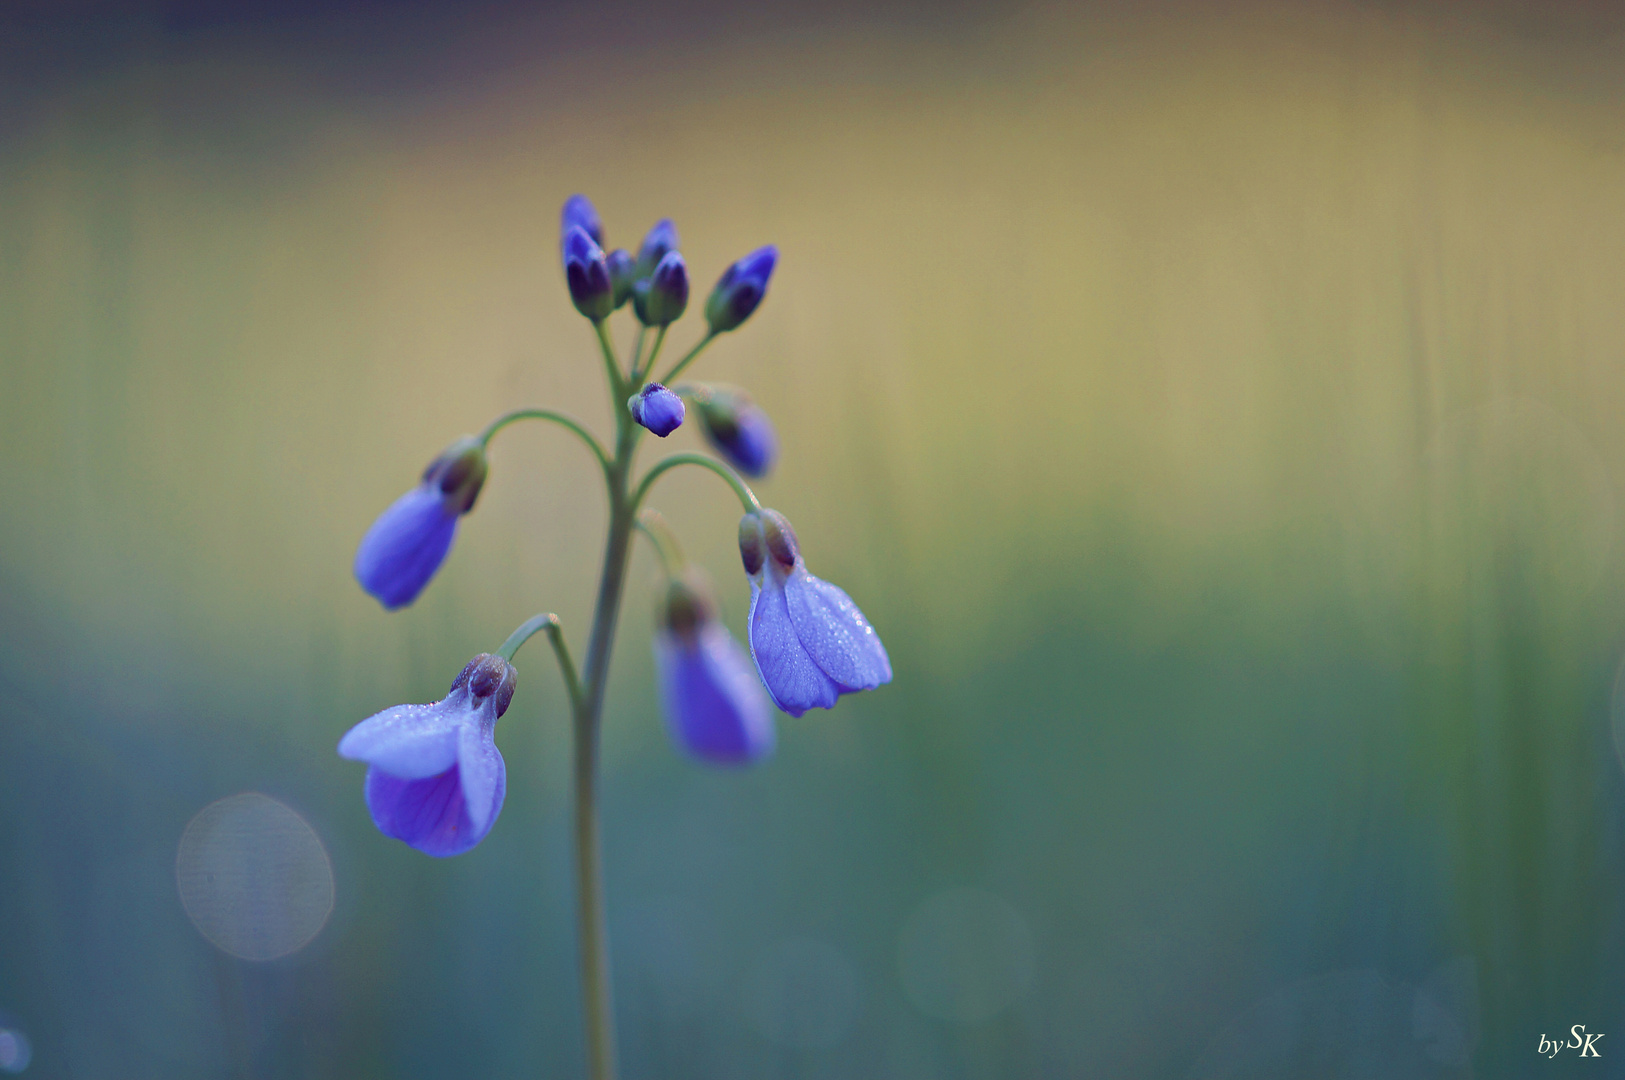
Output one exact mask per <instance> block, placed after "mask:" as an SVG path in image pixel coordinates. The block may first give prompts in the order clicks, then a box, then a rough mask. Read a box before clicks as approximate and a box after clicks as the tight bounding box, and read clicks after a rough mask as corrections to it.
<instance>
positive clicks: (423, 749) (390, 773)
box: [339, 653, 517, 857]
mask: <svg viewBox="0 0 1625 1080" xmlns="http://www.w3.org/2000/svg"><path fill="white" fill-rule="evenodd" d="M516 678H517V673H516V672H515V671H514V669H513V665H512V664H510V663H508V662H507V661H506V660H504V659H502V657H500V656H492V655H491V654H490V653H481V654H480V655H478V656H476V657H474V659H472V660H470V661H469V662H468V664H467V665H466V666H465V667H464V668H463V670H462V673H461V674H459V675H458V676H457V679H456V681H455V682H453V683H452V684H451V690H450V692H448V693H447V694H446V696H445V698H444V699H442V700H440V701H437V702H434V703H433V704H431V705H396V706H394V707H393V708H389V709H385V710H384V711H383V712H381V713H378V714H376V715H374V716H369V717H368V718H367V719H365V720H363V721H361V723H359V724H357V725H356V726H355V727H353V728H351V729H350V730H349V731H348V732H347V733H346V734H345V736H344V738H342V739H340V740H339V756H340V757H346V758H350V759H351V760H353V761H365V762H366V763H367V783H366V798H367V810H368V812H369V813H371V814H372V820H373V823H374V824H375V825H377V826H378V830H379V831H380V832H382V833H383V834H384V835H385V836H393V837H394V838H395V839H397V840H401V841H404V842H405V843H407V844H410V845H411V846H412V847H415V848H417V849H418V850H419V851H421V852H423V853H424V854H426V855H434V856H438V857H444V856H447V855H461V854H462V853H463V852H465V851H467V850H468V849H469V848H471V847H473V846H474V845H475V844H477V843H479V842H480V841H481V840H483V839H485V834H486V833H488V832H490V831H491V826H492V825H493V824H495V823H496V819H497V814H499V813H500V812H501V811H502V799H503V796H504V795H505V794H506V792H507V789H508V773H507V767H506V766H505V765H504V764H503V762H502V754H501V753H500V752H499V751H498V750H497V745H496V739H495V731H496V722H497V718H498V717H500V716H501V715H502V714H503V713H505V712H507V711H508V703H509V702H510V701H512V700H513V691H514V683H515V681H516Z"/></svg>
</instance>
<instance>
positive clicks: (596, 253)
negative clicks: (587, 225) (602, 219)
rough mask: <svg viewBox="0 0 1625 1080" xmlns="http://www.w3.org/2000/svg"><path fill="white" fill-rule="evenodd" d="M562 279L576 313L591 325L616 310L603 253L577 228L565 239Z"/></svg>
mask: <svg viewBox="0 0 1625 1080" xmlns="http://www.w3.org/2000/svg"><path fill="white" fill-rule="evenodd" d="M564 280H565V283H566V284H568V285H569V287H570V299H571V300H572V301H574V302H575V306H576V310H577V311H579V312H581V314H583V315H585V316H586V317H587V318H589V319H591V320H592V321H593V322H598V321H600V320H602V319H605V318H607V317H608V316H609V313H610V312H612V311H614V310H615V290H614V288H613V287H612V286H611V285H610V283H609V268H608V267H607V266H606V265H605V264H604V252H603V250H602V249H601V248H600V247H599V246H598V244H597V242H595V241H594V240H593V238H592V237H591V236H590V235H589V234H588V233H587V230H585V229H583V228H582V227H581V226H579V225H576V226H573V227H572V228H571V229H570V231H569V232H568V233H566V234H565V237H564Z"/></svg>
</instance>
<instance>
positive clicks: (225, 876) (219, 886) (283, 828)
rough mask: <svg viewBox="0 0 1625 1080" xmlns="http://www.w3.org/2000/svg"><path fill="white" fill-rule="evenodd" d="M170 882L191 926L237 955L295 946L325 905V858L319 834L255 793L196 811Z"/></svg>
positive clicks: (317, 922)
mask: <svg viewBox="0 0 1625 1080" xmlns="http://www.w3.org/2000/svg"><path fill="white" fill-rule="evenodd" d="M175 882H176V885H177V887H178V888H179V890H180V895H181V904H182V905H183V906H184V907H185V908H186V914H187V916H188V917H189V918H190V919H191V920H192V925H194V926H196V927H197V930H198V933H200V934H202V935H203V936H204V937H206V938H208V939H209V941H211V942H213V943H214V944H215V945H216V946H218V947H219V948H220V949H222V950H224V951H225V952H228V953H230V954H231V955H232V956H236V957H239V958H241V959H243V960H274V959H276V958H277V957H279V956H286V955H288V954H289V953H292V952H296V951H298V950H299V949H302V948H303V947H304V946H306V945H308V944H309V943H310V941H311V940H312V939H313V938H315V936H316V935H317V934H318V933H320V932H321V929H322V927H323V926H324V925H325V924H326V923H327V917H328V915H329V914H331V913H332V911H333V864H332V862H331V861H330V860H329V859H328V857H327V849H326V848H324V847H323V846H322V841H321V838H320V837H318V836H317V835H316V831H315V830H314V829H312V828H311V827H310V826H309V825H308V824H306V822H305V820H304V818H302V817H300V816H299V815H298V814H296V813H294V811H292V810H290V809H289V808H288V807H286V806H284V805H283V804H282V803H279V802H277V801H276V800H275V799H273V798H270V797H269V796H267V795H261V794H259V793H258V792H247V793H244V794H241V795H232V796H230V797H229V798H225V799H221V800H219V801H218V802H213V803H210V804H209V805H208V806H205V807H204V808H203V809H202V810H200V811H198V813H197V816H196V817H194V818H192V820H191V821H190V822H189V823H188V824H187V826H186V831H185V832H184V833H183V834H182V835H181V843H180V850H179V851H178V852H177V854H176V856H175Z"/></svg>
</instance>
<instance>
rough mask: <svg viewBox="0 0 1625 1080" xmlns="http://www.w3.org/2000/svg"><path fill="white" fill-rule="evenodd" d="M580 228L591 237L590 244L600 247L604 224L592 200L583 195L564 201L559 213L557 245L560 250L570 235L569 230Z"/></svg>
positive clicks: (573, 196) (602, 239) (602, 240)
mask: <svg viewBox="0 0 1625 1080" xmlns="http://www.w3.org/2000/svg"><path fill="white" fill-rule="evenodd" d="M574 228H580V229H582V230H583V231H585V232H586V234H587V235H588V236H590V237H592V242H593V243H595V244H598V245H600V246H601V245H602V244H603V242H604V222H603V220H602V219H601V218H599V216H598V208H597V207H595V206H593V204H592V200H591V199H589V198H587V197H586V196H585V195H572V196H570V197H569V198H568V199H565V200H564V209H563V210H560V211H559V245H560V247H561V248H562V247H563V245H564V240H565V238H566V237H568V236H569V235H570V230H571V229H574Z"/></svg>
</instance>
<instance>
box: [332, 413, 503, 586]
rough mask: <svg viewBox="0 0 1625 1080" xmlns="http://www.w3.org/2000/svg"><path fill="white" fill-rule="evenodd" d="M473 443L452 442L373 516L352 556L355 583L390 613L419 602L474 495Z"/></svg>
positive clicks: (480, 481)
mask: <svg viewBox="0 0 1625 1080" xmlns="http://www.w3.org/2000/svg"><path fill="white" fill-rule="evenodd" d="M487 467H488V466H487V463H486V457H485V448H484V447H483V446H481V445H480V442H479V440H478V439H474V438H463V439H459V440H457V441H456V442H454V443H452V444H451V445H450V446H449V447H447V448H446V450H445V452H443V453H442V454H441V455H440V456H439V457H437V458H435V459H434V460H433V461H431V462H430V463H429V467H428V468H427V469H425V470H424V471H423V479H422V481H420V482H419V483H418V486H417V487H415V488H413V489H412V490H411V491H408V492H407V493H406V494H405V495H402V496H401V497H400V498H399V499H396V500H395V501H394V502H393V503H392V504H390V507H389V509H387V510H385V511H384V512H383V513H382V514H379V515H378V520H376V521H374V522H373V523H372V528H370V529H368V530H367V535H366V536H363V537H362V538H361V545H360V546H359V547H357V548H356V552H355V579H356V580H357V581H358V582H360V583H361V587H362V588H363V589H365V590H367V592H369V593H371V594H372V595H373V596H374V597H376V598H377V600H378V602H379V603H380V604H383V605H384V607H386V608H388V609H389V610H391V611H393V610H395V609H396V608H401V607H405V606H406V605H407V604H410V603H411V602H412V601H414V600H416V599H417V598H418V594H419V593H421V592H422V591H423V589H424V587H425V586H426V585H428V584H429V579H430V578H432V577H434V574H435V571H436V570H439V569H440V564H441V563H442V562H444V561H445V559H446V553H447V552H448V551H450V550H451V543H452V540H454V539H455V538H456V536H457V519H458V518H459V517H461V516H462V515H463V514H466V513H468V511H469V510H470V509H472V508H473V506H474V500H475V499H477V498H478V497H479V494H480V488H481V487H482V486H483V485H484V483H485V474H486V470H487Z"/></svg>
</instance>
